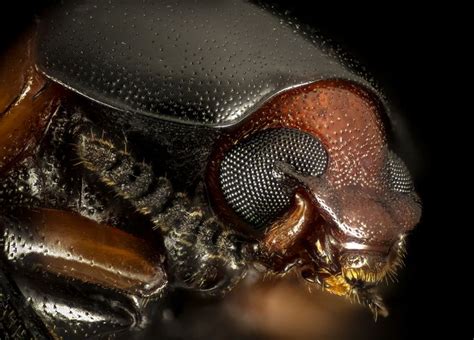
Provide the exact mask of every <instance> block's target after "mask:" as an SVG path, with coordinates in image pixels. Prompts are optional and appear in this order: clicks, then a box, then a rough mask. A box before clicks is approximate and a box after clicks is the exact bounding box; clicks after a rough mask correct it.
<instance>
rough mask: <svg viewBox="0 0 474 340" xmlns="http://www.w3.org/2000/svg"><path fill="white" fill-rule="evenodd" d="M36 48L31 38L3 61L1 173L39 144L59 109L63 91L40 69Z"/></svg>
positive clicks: (0, 62)
mask: <svg viewBox="0 0 474 340" xmlns="http://www.w3.org/2000/svg"><path fill="white" fill-rule="evenodd" d="M33 47H34V37H33V36H31V35H27V36H25V37H23V39H20V40H19V42H18V43H17V44H16V45H14V46H12V47H11V48H10V50H9V51H7V53H5V55H3V56H2V58H0V172H3V171H4V170H6V169H8V168H9V167H10V166H11V165H12V164H13V163H15V162H16V161H18V160H19V159H20V158H21V157H22V156H23V155H24V154H25V152H26V151H27V150H29V149H31V148H32V147H34V146H35V145H37V143H38V140H39V139H40V137H41V136H42V134H43V132H44V130H45V129H46V127H47V125H48V122H49V120H50V118H51V116H52V115H53V114H54V112H55V111H56V110H57V109H58V107H59V97H60V95H61V92H62V90H60V89H59V87H58V86H56V85H53V84H51V83H50V82H48V81H47V80H46V78H45V77H44V76H43V75H42V74H40V73H39V72H38V71H37V70H36V67H35V64H34V53H33V50H34V48H33Z"/></svg>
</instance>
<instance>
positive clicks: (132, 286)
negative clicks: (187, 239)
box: [0, 209, 167, 298]
mask: <svg viewBox="0 0 474 340" xmlns="http://www.w3.org/2000/svg"><path fill="white" fill-rule="evenodd" d="M0 228H2V229H3V237H4V239H3V252H4V254H5V256H6V258H7V260H8V261H9V263H10V264H12V265H13V267H14V268H21V269H22V270H24V271H29V272H34V271H40V272H43V273H48V274H52V275H56V276H60V277H64V278H68V279H73V280H78V281H80V282H86V283H89V284H93V285H97V286H100V287H104V288H106V289H111V290H115V291H119V292H122V293H125V294H129V295H132V296H137V297H140V298H153V297H156V296H159V294H160V293H161V292H162V291H163V288H164V287H165V285H166V283H167V279H166V273H165V272H164V269H163V262H164V257H163V256H161V255H160V254H159V253H158V252H157V251H156V250H155V248H154V247H152V245H150V244H149V243H148V242H145V241H144V240H142V239H139V238H137V237H135V236H132V235H130V234H128V233H126V232H124V231H121V230H119V229H116V228H113V227H111V226H107V225H102V224H99V223H97V222H95V221H92V220H89V219H87V218H84V217H82V216H80V215H78V214H75V213H70V212H66V211H59V210H53V209H39V210H36V211H29V212H27V213H24V214H22V215H21V217H10V218H6V217H0Z"/></svg>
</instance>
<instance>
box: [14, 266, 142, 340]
mask: <svg viewBox="0 0 474 340" xmlns="http://www.w3.org/2000/svg"><path fill="white" fill-rule="evenodd" d="M11 275H12V276H13V279H14V281H15V283H16V285H17V286H18V288H19V290H20V292H21V293H22V295H23V296H24V297H25V298H26V300H27V301H28V302H29V304H30V306H31V307H32V309H33V310H34V311H35V312H36V314H37V315H38V316H39V317H40V319H41V320H42V322H43V323H44V324H45V326H46V328H47V330H48V333H50V334H51V335H52V336H53V338H55V339H56V338H61V339H62V338H64V339H73V338H78V339H84V338H89V337H94V336H106V335H111V334H115V333H119V332H121V331H127V330H131V329H136V328H139V327H140V326H141V325H142V324H143V323H145V322H146V319H145V318H144V316H143V313H142V311H141V310H138V309H136V307H135V306H134V304H133V303H132V302H131V300H130V299H129V298H128V297H127V296H123V295H121V294H116V293H114V292H110V291H107V290H104V289H101V287H94V286H92V285H87V284H81V283H79V282H77V281H75V282H71V281H67V280H60V279H59V280H58V278H55V277H42V280H38V278H37V277H34V276H31V275H24V274H23V273H21V272H13V273H12V274H11Z"/></svg>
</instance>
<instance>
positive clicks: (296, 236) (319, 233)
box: [208, 80, 421, 294]
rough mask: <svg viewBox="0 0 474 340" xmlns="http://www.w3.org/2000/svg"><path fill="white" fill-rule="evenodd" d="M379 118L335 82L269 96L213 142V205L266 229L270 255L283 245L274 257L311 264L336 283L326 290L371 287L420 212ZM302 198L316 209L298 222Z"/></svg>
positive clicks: (373, 106)
mask: <svg viewBox="0 0 474 340" xmlns="http://www.w3.org/2000/svg"><path fill="white" fill-rule="evenodd" d="M384 120H386V113H385V112H384V108H383V106H382V105H381V103H380V101H379V100H378V99H377V97H376V96H375V95H373V94H372V93H371V92H370V91H369V90H367V89H365V88H363V87H361V86H360V85H357V84H353V83H349V82H346V81H342V80H330V81H319V82H315V83H311V84H308V85H304V86H301V87H297V88H294V89H290V90H288V91H285V92H283V93H280V94H278V95H276V96H275V97H273V98H272V99H271V100H269V101H268V102H267V103H266V104H264V105H263V106H262V107H261V108H260V109H259V110H258V111H257V112H255V113H254V114H253V115H252V116H251V117H250V118H249V119H248V120H246V121H244V122H243V123H241V124H239V126H238V127H236V128H233V129H232V130H230V131H229V133H228V134H226V136H225V137H223V139H222V140H221V141H220V142H219V143H218V148H217V149H216V151H215V153H214V154H213V157H212V159H211V163H210V167H209V169H208V170H209V171H208V187H209V190H210V194H211V198H212V199H213V202H214V207H215V208H216V210H217V212H218V213H219V214H220V215H221V216H223V218H224V219H227V220H229V221H232V222H233V223H234V224H237V225H239V226H241V227H242V226H243V227H253V229H254V230H255V229H260V230H263V231H262V232H261V236H260V239H261V240H262V245H263V248H265V247H267V250H268V249H270V248H271V249H272V250H271V251H270V252H268V251H267V254H266V256H267V257H274V255H275V253H278V250H277V249H278V247H277V246H278V244H276V243H275V242H276V241H275V240H276V239H279V240H281V239H282V238H284V239H286V241H287V242H280V241H278V242H280V243H281V244H282V245H283V244H284V248H285V249H280V253H281V254H278V258H279V259H280V261H282V262H283V263H285V262H287V264H289V263H293V262H295V261H297V262H299V263H303V262H305V258H309V259H311V260H310V262H312V263H313V264H314V263H317V265H316V266H313V269H312V274H311V275H312V276H314V277H316V276H318V277H319V276H321V274H322V273H327V274H329V275H330V276H331V277H333V279H332V280H333V281H334V280H336V281H337V280H339V281H338V283H337V284H336V283H334V282H333V285H334V286H338V288H337V289H343V288H341V285H346V290H345V291H344V292H342V294H346V293H347V290H348V289H349V288H351V287H353V286H355V285H361V284H362V285H367V284H368V283H375V282H376V281H378V280H380V279H381V278H382V277H383V276H384V275H385V273H387V272H388V271H389V270H390V268H392V267H393V263H394V262H396V261H395V260H394V259H395V258H397V257H398V255H397V256H395V255H394V253H396V254H398V253H399V252H400V251H401V245H400V244H401V240H402V239H403V237H404V235H405V234H406V232H407V231H409V230H410V229H412V228H413V227H414V226H415V225H416V223H417V222H418V220H419V218H420V213H421V209H420V204H419V201H418V198H417V196H416V194H415V193H414V191H413V185H412V182H411V179H410V176H409V174H408V171H407V169H406V167H405V166H404V164H403V162H402V161H401V160H400V159H399V158H398V157H397V156H396V155H395V154H394V153H393V152H392V151H391V150H390V149H389V146H388V142H387V137H386V127H385V124H384ZM298 188H299V189H298ZM297 189H298V190H297ZM301 190H303V192H304V193H301ZM298 192H299V193H300V194H297V193H298ZM302 200H303V201H306V203H307V205H311V206H312V207H313V208H314V211H315V214H314V217H313V218H311V219H309V218H308V217H307V216H306V218H304V223H302V222H301V220H298V218H296V219H295V218H294V214H295V211H298V209H297V208H296V206H297V205H298V204H299V205H300V206H301V201H302ZM298 202H299V203H298ZM295 209H296V210H295ZM299 210H300V211H301V209H299ZM289 216H292V218H289ZM285 218H286V219H287V220H288V221H289V222H288V223H285ZM295 221H298V222H295ZM295 223H296V224H298V223H299V224H298V228H296V229H295ZM295 230H297V232H295ZM277 234H278V235H280V237H275V236H276V235H277ZM281 235H285V236H284V237H282V236H281ZM270 239H271V240H272V242H273V243H272V244H273V245H272V246H271V247H270V246H269V240H270ZM278 242H277V243H278ZM281 248H283V246H282V247H281ZM290 248H291V249H290ZM263 253H265V249H264V250H263ZM270 253H271V254H270ZM311 275H309V276H311ZM337 275H339V276H340V277H339V278H337V279H334V277H335V276H336V277H337ZM306 276H308V272H306ZM328 281H330V280H328ZM328 285H329V286H330V285H331V282H329V283H328ZM349 286H350V287H349ZM337 289H336V288H334V289H333V290H337ZM343 290H344V289H343Z"/></svg>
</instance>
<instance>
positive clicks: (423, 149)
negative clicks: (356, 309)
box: [0, 0, 473, 339]
mask: <svg viewBox="0 0 474 340" xmlns="http://www.w3.org/2000/svg"><path fill="white" fill-rule="evenodd" d="M276 3H278V4H279V5H280V6H281V7H282V8H285V9H288V10H290V12H291V13H293V15H294V16H296V17H298V18H299V20H300V21H301V22H302V23H306V24H310V25H311V26H314V27H316V28H318V30H320V31H321V33H323V34H324V35H325V36H328V37H330V38H331V39H332V40H334V41H335V42H337V43H338V45H340V46H341V47H343V48H344V50H346V51H348V52H349V54H351V55H353V56H354V57H355V58H356V59H358V60H359V61H360V62H361V64H362V65H363V66H365V68H366V69H367V71H368V72H369V73H370V74H372V75H373V77H374V78H375V79H376V80H377V82H378V83H379V84H380V87H381V88H382V89H383V90H384V92H385V93H386V95H387V98H388V99H389V101H390V102H391V104H392V105H393V108H394V110H395V111H396V112H398V113H399V114H400V115H401V116H402V118H403V120H404V121H405V125H406V129H405V133H404V135H403V138H404V139H405V142H406V144H407V145H409V147H408V148H407V149H406V150H405V153H404V158H405V160H406V161H407V163H408V166H409V168H410V169H411V170H412V172H413V173H414V174H415V177H416V187H417V190H418V192H419V194H420V196H421V198H422V201H423V206H424V212H423V218H422V221H421V223H420V225H419V226H418V227H417V228H416V230H415V231H414V232H413V233H412V235H411V236H410V237H409V242H408V259H407V262H406V269H405V270H404V274H403V275H402V276H401V277H400V282H399V288H398V290H397V292H396V294H395V295H394V296H392V297H391V298H390V300H389V301H388V305H389V306H390V309H391V316H390V318H389V319H388V320H382V321H379V322H378V323H377V325H375V326H374V327H377V328H379V327H387V329H393V328H394V327H395V328H396V329H397V332H396V334H395V333H394V334H392V337H393V338H398V337H402V338H417V337H422V338H424V339H429V338H434V337H436V338H438V337H439V335H440V334H446V333H445V332H448V334H449V333H457V332H459V331H461V329H462V328H463V327H464V326H465V325H468V324H466V323H465V322H463V321H462V320H463V319H464V318H465V317H466V316H467V317H469V318H470V319H471V321H472V310H471V309H470V308H471V306H472V293H470V291H471V290H472V280H471V279H470V278H469V276H470V275H469V274H465V273H466V272H468V271H470V269H471V268H472V266H468V265H466V264H465V263H464V261H465V262H467V260H469V259H470V257H465V255H461V252H462V249H461V248H462V247H461V246H460V242H459V239H462V238H466V237H470V231H469V229H470V228H471V227H470V225H469V224H471V225H472V223H469V220H467V219H464V218H463V216H464V214H466V211H464V210H463V208H462V206H463V204H462V202H459V201H466V202H467V201H469V198H467V197H466V196H465V195H464V194H461V195H455V194H454V191H453V190H461V191H468V187H467V186H468V185H469V186H470V184H468V183H464V184H460V185H461V187H460V186H459V185H457V184H455V183H456V182H457V179H456V178H458V179H459V178H460V179H461V180H462V173H461V172H458V169H459V168H460V167H462V166H461V165H460V162H459V160H460V159H461V160H462V159H463V158H460V157H459V155H458V154H461V152H462V151H463V150H464V148H466V147H467V146H468V143H467V142H466V140H467V139H468V134H465V133H464V132H461V131H462V129H463V128H462V126H463V125H464V123H463V119H459V117H463V116H462V114H461V113H460V112H458V111H457V110H458V109H455V105H454V104H455V103H456V102H457V101H461V99H460V97H461V96H460V93H458V94H457V95H456V96H454V94H453V93H452V92H450V89H452V88H455V90H456V91H455V92H458V91H457V89H459V88H461V87H462V86H461V85H460V83H456V82H455V81H454V79H448V77H449V76H450V75H451V74H453V73H457V72H458V71H457V68H458V67H459V66H461V67H462V62H461V61H460V60H458V61H457V62H454V60H456V59H458V58H457V57H458V54H459V55H460V54H461V50H460V46H459V45H457V43H456V42H455V40H456V38H458V37H459V34H460V30H457V29H456V28H455V22H457V21H458V22H459V21H461V19H460V17H459V16H457V14H460V12H462V10H461V9H459V10H458V13H457V14H456V11H452V10H451V9H450V8H447V7H444V8H436V7H433V6H432V5H431V6H430V7H429V8H426V7H425V8H420V9H415V8H413V7H407V6H403V5H401V4H400V3H397V5H394V4H392V5H390V4H387V3H385V2H384V3H383V4H384V6H383V7H380V8H377V7H370V8H369V7H365V8H364V7H360V6H353V7H352V8H351V7H346V6H343V5H342V4H341V3H335V4H334V5H332V6H328V5H327V4H325V6H321V5H320V4H317V3H316V1H312V2H311V3H312V4H311V5H309V4H308V2H307V1H300V2H298V1H294V0H293V1H276ZM41 6H44V3H40V2H30V3H29V2H28V1H26V2H25V1H21V2H19V1H16V2H10V1H4V2H3V3H2V8H1V10H0V51H1V48H2V47H4V46H6V45H7V44H8V41H10V40H12V39H14V36H15V32H17V31H18V30H21V28H22V27H24V26H25V24H26V23H28V21H30V20H31V18H32V17H33V16H32V15H33V13H34V12H35V11H36V10H37V9H38V8H40V7H41ZM459 63H461V65H459ZM463 109H464V108H463ZM465 122H466V124H469V123H468V121H467V120H466V121H465ZM461 156H462V154H461ZM464 157H466V156H464ZM460 182H461V181H460ZM466 215H467V214H466ZM459 217H461V219H460V220H459V221H458V220H457V219H459ZM466 233H468V234H469V235H468V234H466ZM471 257H472V256H471ZM457 303H462V305H463V308H467V309H464V310H463V311H461V309H459V308H456V304H457ZM468 326H469V327H467V330H468V334H469V336H468V338H470V337H472V335H473V332H472V326H470V325H468ZM392 337H390V336H389V335H388V336H387V338H392Z"/></svg>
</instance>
